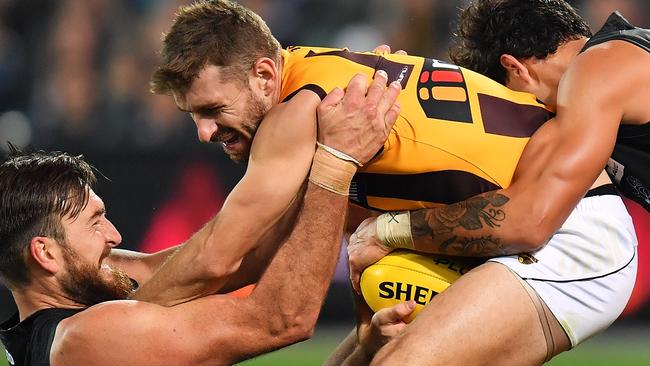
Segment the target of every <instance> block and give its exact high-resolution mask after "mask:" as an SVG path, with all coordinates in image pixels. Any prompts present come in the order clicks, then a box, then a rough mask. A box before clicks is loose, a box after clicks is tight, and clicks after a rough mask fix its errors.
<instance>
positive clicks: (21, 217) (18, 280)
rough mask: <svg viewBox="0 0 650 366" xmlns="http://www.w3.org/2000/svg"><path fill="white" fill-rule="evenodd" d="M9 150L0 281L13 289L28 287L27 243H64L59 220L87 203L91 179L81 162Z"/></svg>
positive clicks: (0, 213) (1, 183) (1, 194)
mask: <svg viewBox="0 0 650 366" xmlns="http://www.w3.org/2000/svg"><path fill="white" fill-rule="evenodd" d="M10 146H11V151H10V156H9V158H8V159H7V160H6V161H5V162H4V163H2V164H1V165H0V277H1V278H2V280H3V282H4V283H5V284H6V285H7V286H8V287H12V288H15V287H17V286H21V285H27V284H29V283H30V275H29V271H28V267H27V257H28V253H29V252H28V248H29V243H30V241H31V239H32V238H33V237H36V236H47V237H51V238H53V239H55V240H57V241H58V242H60V243H63V242H64V241H65V232H64V230H63V226H62V224H61V219H62V218H63V217H66V216H69V217H73V218H74V217H77V216H78V215H79V213H80V212H81V210H83V208H84V207H85V206H86V204H87V203H88V195H89V190H90V188H92V185H93V184H94V183H95V180H96V178H95V174H94V172H93V169H92V168H91V166H90V165H88V163H86V162H85V161H84V160H83V157H81V156H71V155H68V154H66V153H62V152H51V153H46V152H43V151H39V152H34V153H29V154H25V153H22V152H20V151H18V150H17V149H16V148H15V147H13V146H12V145H10Z"/></svg>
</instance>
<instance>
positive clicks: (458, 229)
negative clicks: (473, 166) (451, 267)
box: [410, 191, 529, 257]
mask: <svg viewBox="0 0 650 366" xmlns="http://www.w3.org/2000/svg"><path fill="white" fill-rule="evenodd" d="M506 194H507V193H506V192H504V191H495V192H487V193H484V194H480V195H478V196H474V197H472V198H470V199H468V200H466V201H462V202H459V203H455V204H451V205H445V206H442V207H437V208H432V209H422V210H417V211H412V212H411V214H410V220H411V233H412V235H413V245H414V249H416V250H418V251H423V252H428V253H437V254H447V255H460V256H472V257H488V256H496V255H507V254H515V253H521V252H525V251H527V250H528V249H529V248H528V246H527V243H526V242H524V241H521V237H520V236H519V235H517V233H516V229H513V226H515V225H516V223H514V222H513V220H516V217H517V215H513V211H516V208H515V207H512V209H511V210H509V208H511V207H509V206H508V204H509V202H510V201H511V199H510V198H509V197H508V196H507V195H506Z"/></svg>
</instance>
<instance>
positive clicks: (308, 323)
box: [269, 312, 318, 345]
mask: <svg viewBox="0 0 650 366" xmlns="http://www.w3.org/2000/svg"><path fill="white" fill-rule="evenodd" d="M317 319H318V313H317V312H313V313H312V312H308V313H304V314H297V313H286V314H282V315H280V316H278V317H277V318H276V319H275V320H274V321H272V322H271V324H270V327H269V335H270V336H271V337H272V338H276V339H278V338H279V339H282V340H283V341H282V343H284V344H286V345H289V344H294V343H298V342H302V341H304V340H307V339H309V338H311V337H312V335H313V334H314V329H315V328H316V320H317Z"/></svg>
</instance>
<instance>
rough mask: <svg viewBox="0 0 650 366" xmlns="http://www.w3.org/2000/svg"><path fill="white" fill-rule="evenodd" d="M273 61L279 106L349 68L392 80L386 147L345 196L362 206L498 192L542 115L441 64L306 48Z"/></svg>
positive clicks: (346, 77) (415, 204) (518, 96)
mask: <svg viewBox="0 0 650 366" xmlns="http://www.w3.org/2000/svg"><path fill="white" fill-rule="evenodd" d="M282 57H283V65H284V66H283V72H282V91H281V100H282V101H286V100H288V99H290V98H291V97H292V96H293V95H295V94H296V93H297V92H298V91H300V90H303V89H308V90H311V91H313V92H314V93H316V94H318V95H319V96H320V97H321V98H323V97H324V96H325V95H326V93H327V92H329V91H330V90H332V89H333V88H335V87H337V86H338V87H345V86H346V85H347V83H348V82H349V81H350V79H351V78H352V76H353V75H354V74H356V73H359V72H363V73H366V74H367V75H368V76H369V77H372V76H373V74H374V72H375V71H376V70H384V71H386V72H387V73H388V78H389V82H392V81H394V80H399V81H400V83H401V84H402V88H403V91H402V93H401V95H400V96H399V102H400V104H401V113H400V116H399V118H398V120H397V123H395V126H394V127H393V131H392V133H391V134H390V137H389V138H388V141H387V142H386V144H385V145H384V148H383V150H382V151H381V152H380V153H379V154H378V155H377V157H375V159H373V160H372V161H371V162H370V163H369V164H367V165H366V166H364V167H363V168H362V169H361V170H360V172H359V173H357V175H356V176H355V178H354V180H353V182H352V187H351V190H350V197H351V199H352V200H353V201H354V202H356V203H358V204H360V205H362V206H365V207H369V208H374V209H379V210H407V209H417V208H424V207H433V206H435V205H436V204H443V203H444V204H447V203H453V202H458V201H461V200H463V199H466V198H468V197H471V196H473V195H476V194H479V193H482V192H486V191H490V190H494V189H498V188H501V187H507V186H508V185H509V184H510V181H511V179H512V175H513V173H514V170H515V167H516V166H517V162H518V161H519V157H520V156H521V153H522V151H523V149H524V147H525V145H526V143H527V142H528V139H529V137H530V136H531V135H532V134H533V133H534V132H535V131H536V130H537V128H539V126H541V125H542V124H543V123H544V122H545V121H547V120H548V119H549V118H551V117H552V114H551V113H550V112H549V111H548V110H547V109H545V108H544V105H543V104H540V103H539V102H537V101H536V99H535V97H534V96H533V95H531V94H528V93H520V92H515V91H512V90H510V89H508V88H506V87H505V86H503V85H501V84H499V83H497V82H495V81H492V80H491V79H489V78H487V77H485V76H483V75H480V74H477V73H475V72H472V71H470V70H467V69H463V68H461V67H458V66H455V65H451V64H448V63H446V62H443V61H438V60H433V59H428V58H422V57H416V56H406V55H392V54H384V55H377V54H373V53H356V52H350V51H348V50H345V49H331V48H313V47H291V48H289V49H287V50H285V51H283V53H282Z"/></svg>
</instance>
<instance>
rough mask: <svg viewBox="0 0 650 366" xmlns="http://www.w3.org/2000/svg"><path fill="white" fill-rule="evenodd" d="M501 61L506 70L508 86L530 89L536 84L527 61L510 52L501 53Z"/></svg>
mask: <svg viewBox="0 0 650 366" xmlns="http://www.w3.org/2000/svg"><path fill="white" fill-rule="evenodd" d="M499 61H500V62H501V66H503V68H504V69H505V70H506V86H508V87H510V88H513V89H516V90H522V89H523V90H529V89H530V88H531V86H532V85H533V84H534V82H535V80H534V78H533V77H532V75H531V74H530V71H529V70H528V67H526V65H525V62H522V61H519V60H518V59H517V58H515V57H514V56H512V55H508V54H503V55H501V57H500V58H499Z"/></svg>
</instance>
